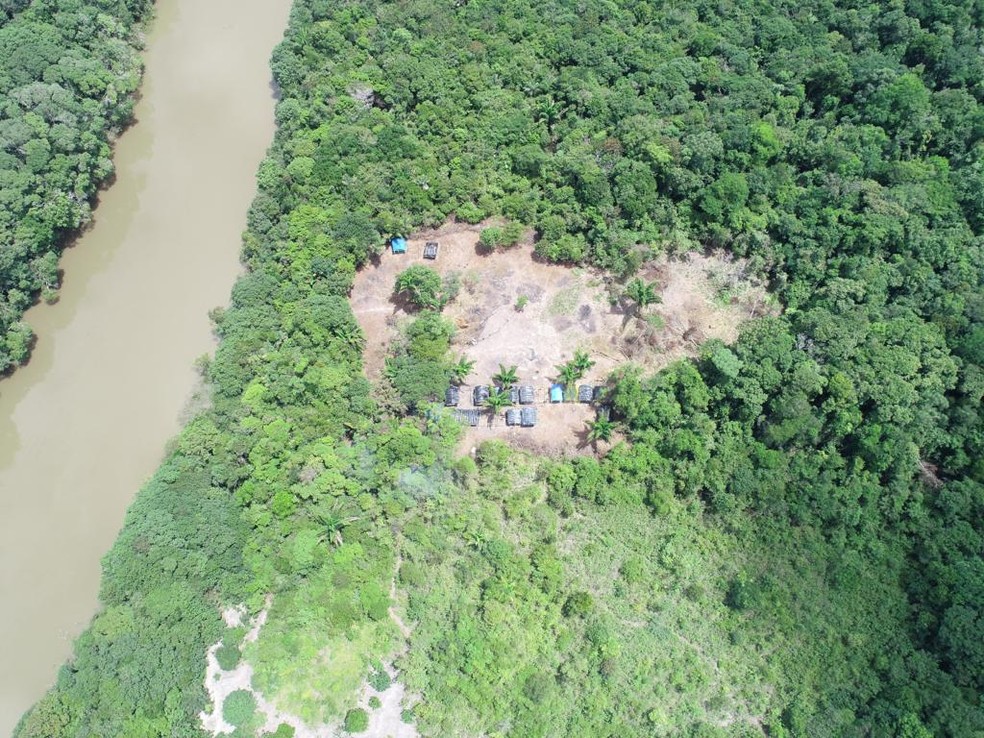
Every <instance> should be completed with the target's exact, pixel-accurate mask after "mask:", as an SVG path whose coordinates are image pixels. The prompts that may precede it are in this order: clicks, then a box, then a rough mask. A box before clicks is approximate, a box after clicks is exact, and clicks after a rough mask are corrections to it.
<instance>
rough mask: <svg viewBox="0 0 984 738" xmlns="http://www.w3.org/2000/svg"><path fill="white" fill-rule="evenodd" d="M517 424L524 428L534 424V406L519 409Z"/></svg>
mask: <svg viewBox="0 0 984 738" xmlns="http://www.w3.org/2000/svg"><path fill="white" fill-rule="evenodd" d="M519 424H520V425H521V426H523V427H524V428H532V427H533V426H534V425H536V408H535V407H524V408H523V409H522V411H520V416H519Z"/></svg>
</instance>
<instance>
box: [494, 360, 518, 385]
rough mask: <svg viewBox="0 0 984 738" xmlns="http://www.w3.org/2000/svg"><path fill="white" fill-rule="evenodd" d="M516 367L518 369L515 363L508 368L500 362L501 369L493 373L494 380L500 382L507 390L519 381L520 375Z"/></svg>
mask: <svg viewBox="0 0 984 738" xmlns="http://www.w3.org/2000/svg"><path fill="white" fill-rule="evenodd" d="M516 369H518V367H517V366H515V365H513V366H511V367H509V368H508V369H506V367H504V366H503V365H502V364H499V371H498V372H497V373H496V374H493V375H492V381H493V382H495V383H496V384H498V385H499V386H500V387H501V388H502V389H504V390H507V389H509V388H510V387H512V386H513V385H514V384H516V382H518V381H519V376H518V375H517V374H516Z"/></svg>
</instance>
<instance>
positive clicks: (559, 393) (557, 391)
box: [550, 384, 564, 402]
mask: <svg viewBox="0 0 984 738" xmlns="http://www.w3.org/2000/svg"><path fill="white" fill-rule="evenodd" d="M563 401H564V385H562V384H554V385H551V386H550V402H563Z"/></svg>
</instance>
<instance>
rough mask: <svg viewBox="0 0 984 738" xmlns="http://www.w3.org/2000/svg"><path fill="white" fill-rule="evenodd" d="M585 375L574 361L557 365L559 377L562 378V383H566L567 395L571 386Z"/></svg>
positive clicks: (565, 390)
mask: <svg viewBox="0 0 984 738" xmlns="http://www.w3.org/2000/svg"><path fill="white" fill-rule="evenodd" d="M583 376H584V372H583V371H581V370H580V369H578V367H577V366H576V365H575V364H574V362H573V361H568V362H567V363H566V364H558V365H557V378H558V379H559V380H560V383H561V384H562V385H564V394H565V395H566V394H568V393H569V392H570V387H572V386H573V385H574V383H575V382H576V381H577V380H579V379H580V378H581V377H583Z"/></svg>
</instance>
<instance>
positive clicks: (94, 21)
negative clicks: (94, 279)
mask: <svg viewBox="0 0 984 738" xmlns="http://www.w3.org/2000/svg"><path fill="white" fill-rule="evenodd" d="M151 7H152V3H151V2H150V0H125V1H124V0H103V1H100V2H94V1H91V0H35V1H34V2H28V1H27V0H0V373H2V372H5V371H7V370H8V369H10V368H11V367H13V366H16V365H17V364H21V363H23V362H25V361H27V358H28V355H29V354H30V350H31V343H32V339H33V334H32V332H31V329H30V327H29V326H28V325H27V324H26V323H24V322H23V321H21V316H22V314H23V313H24V311H25V310H26V309H27V308H28V307H30V305H31V304H33V303H34V302H35V301H36V300H37V299H38V297H39V296H43V297H44V298H45V299H47V300H54V299H57V289H58V286H59V281H60V278H59V273H58V255H59V252H60V251H61V248H62V247H63V246H64V245H65V243H66V242H67V241H68V240H69V239H70V238H71V237H72V236H73V235H74V234H76V233H77V232H78V229H79V228H81V227H82V226H84V225H85V224H86V223H88V221H89V218H90V215H91V203H92V200H93V198H94V197H95V195H96V192H97V190H98V189H99V187H100V185H102V184H103V183H104V182H105V181H106V180H107V179H108V178H109V177H110V175H111V174H112V172H113V163H112V161H111V159H110V154H111V151H110V145H109V141H110V139H111V138H112V137H113V136H115V135H116V134H117V133H119V131H120V130H121V129H122V128H123V127H125V126H126V124H127V123H128V122H129V120H130V117H131V114H132V110H133V92H134V91H135V90H136V88H137V84H138V83H139V81H140V71H141V66H140V58H139V56H138V50H137V46H138V42H137V37H136V33H137V26H138V24H139V23H140V21H141V20H142V19H143V18H145V17H146V16H147V14H148V13H149V11H150V9H151Z"/></svg>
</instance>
